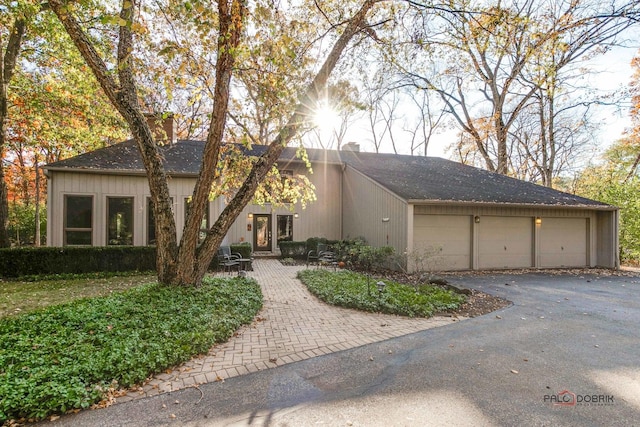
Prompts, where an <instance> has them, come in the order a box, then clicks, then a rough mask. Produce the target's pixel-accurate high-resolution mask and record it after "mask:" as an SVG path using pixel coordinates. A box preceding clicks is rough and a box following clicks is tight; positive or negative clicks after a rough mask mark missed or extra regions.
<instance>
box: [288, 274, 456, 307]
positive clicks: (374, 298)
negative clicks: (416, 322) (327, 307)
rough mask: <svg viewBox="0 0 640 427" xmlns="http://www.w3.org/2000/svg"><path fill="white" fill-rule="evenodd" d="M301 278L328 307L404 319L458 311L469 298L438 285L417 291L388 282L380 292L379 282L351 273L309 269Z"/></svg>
mask: <svg viewBox="0 0 640 427" xmlns="http://www.w3.org/2000/svg"><path fill="white" fill-rule="evenodd" d="M298 278H299V279H300V280H301V281H302V283H304V284H305V285H306V286H307V288H308V289H309V291H311V293H313V294H314V295H316V296H317V297H318V298H320V299H321V300H323V301H324V302H326V303H328V304H332V305H337V306H340V307H347V308H355V309H358V310H363V311H370V312H381V313H389V314H397V315H401V316H409V317H430V316H433V314H434V313H437V312H444V311H448V310H455V309H456V308H458V307H459V306H460V305H461V304H462V303H463V302H464V301H465V299H466V298H465V296H464V295H460V294H457V293H455V292H452V291H450V290H446V289H442V288H439V287H437V286H431V285H421V286H419V287H417V288H416V287H413V286H407V285H404V284H401V283H397V282H393V281H389V280H386V279H385V280H384V282H385V284H386V287H385V290H384V292H382V293H379V292H378V288H377V286H376V282H377V281H378V280H379V279H375V278H368V277H367V276H366V275H364V274H360V273H355V272H352V271H349V270H341V271H330V270H326V269H307V270H301V271H300V272H299V273H298Z"/></svg>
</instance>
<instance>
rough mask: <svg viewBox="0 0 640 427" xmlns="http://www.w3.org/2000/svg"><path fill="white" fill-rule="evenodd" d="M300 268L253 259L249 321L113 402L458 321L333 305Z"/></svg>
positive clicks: (216, 379) (231, 375)
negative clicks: (258, 293) (257, 291)
mask: <svg viewBox="0 0 640 427" xmlns="http://www.w3.org/2000/svg"><path fill="white" fill-rule="evenodd" d="M301 268H304V267H300V266H295V267H291V266H283V265H282V264H281V263H280V262H279V261H278V260H274V259H257V260H255V261H254V271H252V272H249V273H248V275H249V276H251V277H253V278H255V279H256V280H257V281H258V283H259V284H260V286H261V288H262V293H263V295H264V306H263V308H262V310H261V311H260V312H259V313H258V316H257V317H256V319H255V320H254V321H253V323H252V324H251V325H247V326H245V327H243V328H241V329H240V330H239V331H238V333H237V334H236V335H235V336H234V337H232V338H231V339H230V340H229V341H228V342H226V343H224V344H220V345H217V346H215V347H213V348H212V349H211V350H210V351H209V353H208V354H207V355H206V356H201V357H197V358H195V359H192V360H191V361H189V362H187V363H184V364H183V365H181V366H179V367H176V368H175V369H174V370H172V371H168V372H165V373H162V374H158V375H156V376H154V377H153V378H152V379H151V380H150V381H148V382H147V383H146V384H145V385H144V386H142V387H140V388H139V389H137V390H133V391H130V392H129V393H128V394H127V395H125V396H122V397H119V398H118V399H117V401H118V402H124V401H127V400H132V399H137V398H141V397H147V396H153V395H156V394H159V393H165V392H170V391H175V390H179V389H182V388H186V387H193V386H197V385H199V384H204V383H208V382H213V381H223V380H224V379H227V378H231V377H235V376H238V375H243V374H246V373H250V372H255V371H259V370H262V369H269V368H273V367H276V366H278V365H283V364H286V363H291V362H296V361H300V360H304V359H309V358H311V357H315V356H320V355H323V354H328V353H332V352H336V351H340V350H346V349H350V348H354V347H358V346H362V345H365V344H370V343H374V342H379V341H383V340H386V339H389V338H393V337H398V336H402V335H406V334H410V333H413V332H416V331H422V330H425V329H429V328H433V327H436V326H442V325H445V324H449V323H451V322H452V321H456V320H458V319H456V318H452V317H432V318H430V319H410V318H404V317H398V316H393V315H387V314H379V313H364V312H359V311H356V310H349V309H344V308H339V307H333V306H330V305H327V304H325V303H323V302H322V301H320V300H319V299H317V298H316V297H315V296H313V295H312V294H311V293H310V292H309V291H308V290H307V289H306V287H305V286H304V285H302V283H300V281H299V280H298V279H296V273H297V272H298V270H300V269H301Z"/></svg>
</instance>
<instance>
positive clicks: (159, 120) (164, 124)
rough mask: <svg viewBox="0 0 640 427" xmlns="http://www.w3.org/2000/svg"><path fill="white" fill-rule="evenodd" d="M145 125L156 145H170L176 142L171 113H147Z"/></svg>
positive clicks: (176, 133)
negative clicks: (147, 126)
mask: <svg viewBox="0 0 640 427" xmlns="http://www.w3.org/2000/svg"><path fill="white" fill-rule="evenodd" d="M145 117H146V118H147V124H148V125H149V127H150V128H151V134H152V135H153V139H155V141H156V144H158V145H172V144H175V143H176V141H177V140H178V131H177V129H176V121H175V120H174V118H173V113H147V114H145Z"/></svg>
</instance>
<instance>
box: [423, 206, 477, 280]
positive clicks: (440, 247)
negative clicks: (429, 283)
mask: <svg viewBox="0 0 640 427" xmlns="http://www.w3.org/2000/svg"><path fill="white" fill-rule="evenodd" d="M471 218H472V217H471V216H469V215H416V216H415V217H414V248H415V250H414V252H415V255H417V257H418V258H419V259H418V262H416V264H419V263H420V262H422V264H423V265H422V268H421V266H419V265H416V267H417V268H418V269H419V270H467V269H470V268H471V221H472V219H471Z"/></svg>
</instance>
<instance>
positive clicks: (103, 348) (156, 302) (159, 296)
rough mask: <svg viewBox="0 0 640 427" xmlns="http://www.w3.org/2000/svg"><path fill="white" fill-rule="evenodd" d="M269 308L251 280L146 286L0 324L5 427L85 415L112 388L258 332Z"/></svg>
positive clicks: (0, 406)
mask: <svg viewBox="0 0 640 427" xmlns="http://www.w3.org/2000/svg"><path fill="white" fill-rule="evenodd" d="M261 305H262V294H261V292H260V287H259V286H258V285H257V283H256V282H255V281H254V280H253V279H246V278H232V279H220V278H218V279H211V278H208V279H205V281H204V283H203V285H202V286H201V287H199V288H193V287H183V288H176V287H165V286H161V285H157V284H153V285H143V286H140V287H137V288H134V289H131V290H128V291H125V292H122V293H115V294H112V295H110V296H108V297H102V298H92V299H89V298H87V299H82V300H77V301H74V302H71V303H68V304H63V305H58V306H53V307H49V308H46V309H43V310H38V311H34V312H30V313H27V314H24V315H20V316H15V317H10V318H5V319H2V320H1V321H0V350H1V351H0V396H2V398H1V399H0V423H1V422H3V421H6V420H8V419H12V418H22V417H25V418H37V419H41V418H44V417H46V416H47V415H49V414H52V413H61V412H65V411H67V410H69V409H74V408H87V407H89V406H90V405H91V404H93V403H96V402H98V401H100V400H101V399H103V398H104V397H105V392H106V390H107V389H108V388H109V387H111V386H112V385H114V384H115V385H116V386H120V387H129V386H132V385H134V384H137V383H140V382H142V381H144V380H145V379H146V378H147V377H148V376H149V375H150V374H153V373H156V372H160V371H163V370H165V369H167V368H169V367H172V366H175V365H177V364H179V363H182V362H184V361H186V360H189V359H190V358H192V357H193V356H195V355H197V354H202V353H206V352H207V351H208V350H209V348H211V346H212V345H213V344H215V343H217V342H222V341H225V340H227V339H228V338H229V337H230V336H231V335H232V334H233V333H234V331H235V330H236V329H237V328H238V327H239V326H240V325H242V324H246V323H249V322H251V320H252V319H253V317H254V316H255V314H256V313H257V311H258V310H259V309H260V307H261Z"/></svg>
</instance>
